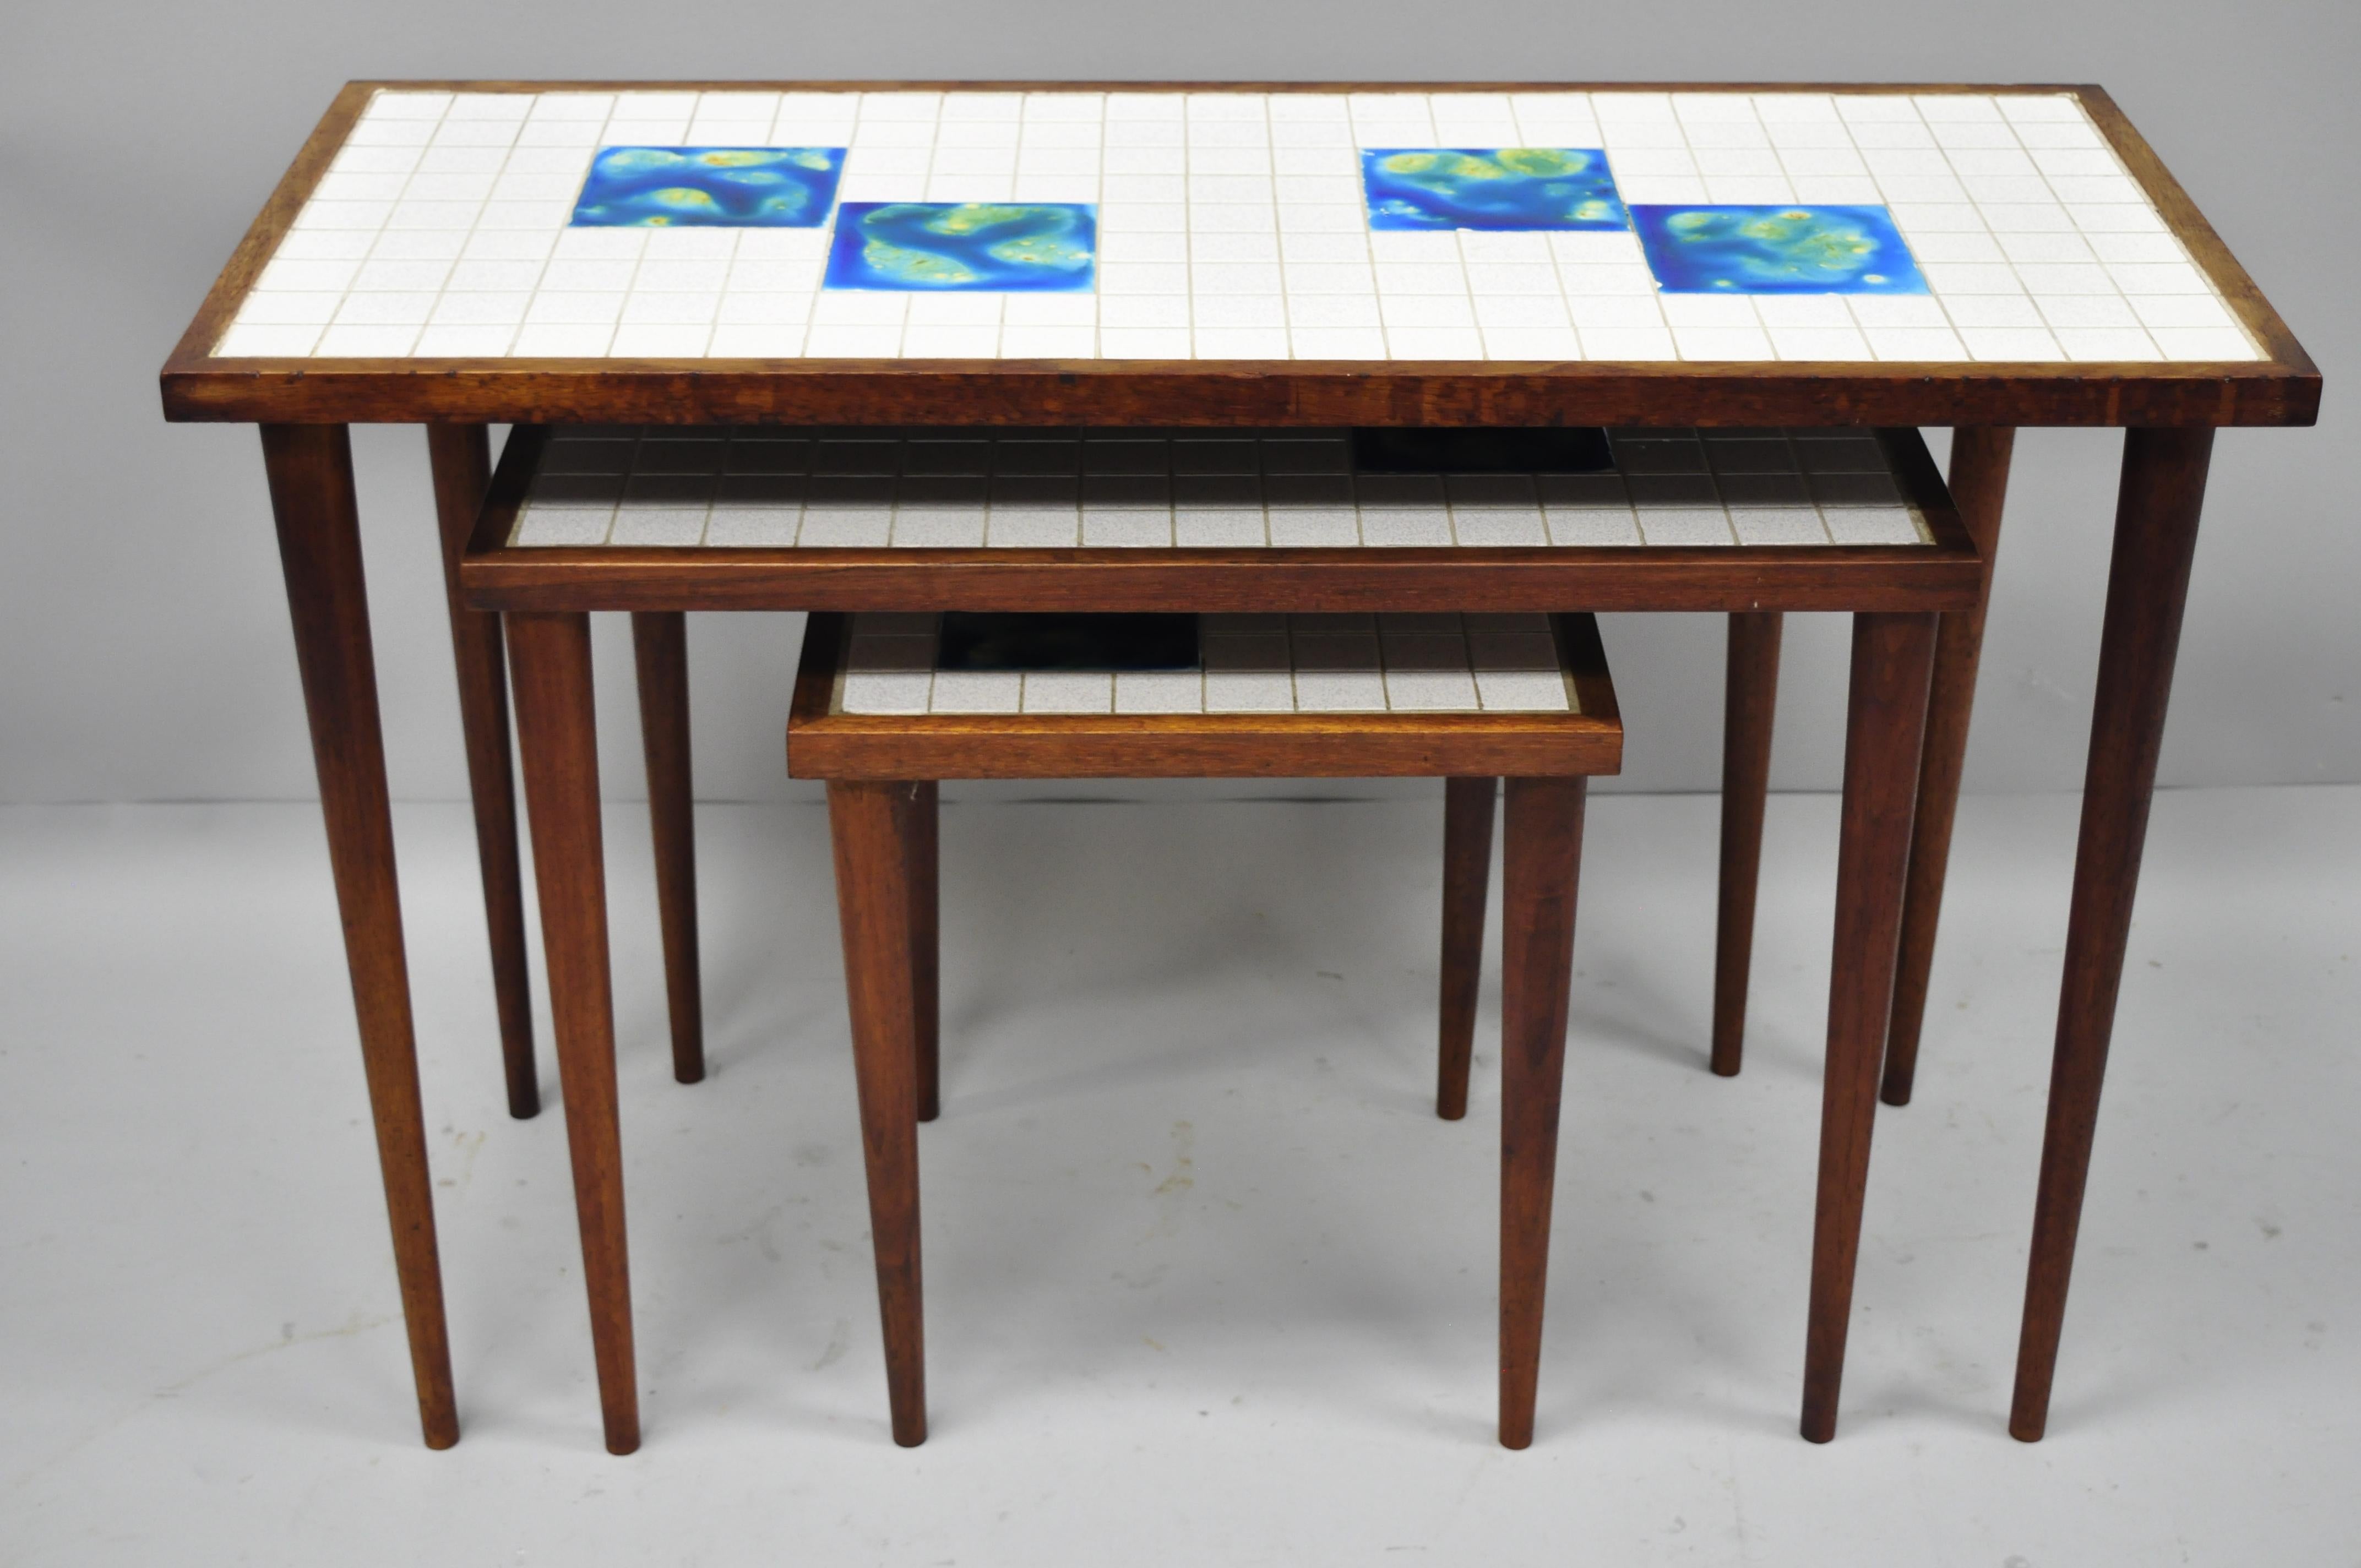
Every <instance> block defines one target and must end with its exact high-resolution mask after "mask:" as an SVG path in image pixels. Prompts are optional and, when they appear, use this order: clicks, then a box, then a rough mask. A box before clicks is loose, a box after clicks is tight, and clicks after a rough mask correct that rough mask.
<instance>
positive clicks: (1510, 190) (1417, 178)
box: [1361, 147, 1630, 229]
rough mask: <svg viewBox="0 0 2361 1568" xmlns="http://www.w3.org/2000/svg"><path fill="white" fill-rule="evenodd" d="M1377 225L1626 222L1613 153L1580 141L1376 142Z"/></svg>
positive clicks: (1370, 157)
mask: <svg viewBox="0 0 2361 1568" xmlns="http://www.w3.org/2000/svg"><path fill="white" fill-rule="evenodd" d="M1361 187H1362V190H1363V192H1365V193H1366V194H1367V198H1368V203H1369V226H1370V227H1371V228H1373V229H1620V228H1624V227H1627V226H1628V225H1629V223H1630V220H1629V219H1628V218H1626V217H1625V216H1624V213H1623V203H1622V199H1621V198H1620V197H1619V196H1617V195H1616V193H1615V177H1614V175H1613V173H1612V172H1610V171H1609V169H1608V167H1607V155H1606V154H1605V153H1603V152H1600V151H1598V150H1596V149H1595V148H1574V147H1496V148H1475V147H1430V148H1367V149H1365V150H1364V151H1363V152H1362V154H1361Z"/></svg>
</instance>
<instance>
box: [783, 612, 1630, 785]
mask: <svg viewBox="0 0 2361 1568" xmlns="http://www.w3.org/2000/svg"><path fill="white" fill-rule="evenodd" d="M849 630H850V628H849V623H848V621H847V619H846V618H845V617H843V616H840V615H834V614H816V615H814V616H812V617H811V618H810V620H808V621H807V623H806V625H805V629H804V645H803V652H802V654H801V657H800V658H799V660H798V661H797V664H796V688H795V696H794V699H793V701H792V702H791V704H790V705H789V712H788V719H787V773H788V776H790V777H792V778H868V779H916V778H1086V777H1089V778H1157V777H1175V778H1188V777H1205V778H1224V777H1225V778H1286V777H1301V778H1351V777H1382V776H1402V777H1440V776H1443V775H1445V774H1451V773H1518V774H1525V775H1582V776H1586V777H1587V776H1598V775H1604V774H1609V773H1616V772H1618V771H1620V768H1621V767H1622V760H1623V724H1622V719H1621V717H1620V710H1619V708H1618V707H1617V704H1616V700H1615V691H1614V684H1613V681H1612V680H1611V679H1610V678H1609V674H1608V672H1607V663H1606V654H1605V650H1604V649H1603V647H1602V646H1601V644H1600V643H1599V641H1598V625H1597V623H1596V622H1595V621H1594V620H1592V619H1591V618H1590V617H1588V616H1587V615H1565V616H1553V617H1552V618H1551V630H1552V631H1553V632H1554V634H1555V635H1556V637H1557V639H1558V649H1559V656H1560V658H1561V659H1562V660H1563V661H1564V662H1565V668H1566V669H1567V671H1568V673H1569V674H1573V675H1574V676H1575V678H1576V682H1577V688H1578V698H1577V700H1579V701H1580V703H1581V704H1582V707H1583V711H1582V712H1580V713H1557V714H1551V713H1336V714H1303V713H1285V714H1279V713H1269V714H1258V713H1238V714H1230V713H1172V714H1038V713H1027V714H852V713H840V712H837V711H834V706H835V694H836V692H837V689H838V683H839V681H840V677H841V674H842V660H843V652H844V647H845V639H846V636H847V633H848V631H849Z"/></svg>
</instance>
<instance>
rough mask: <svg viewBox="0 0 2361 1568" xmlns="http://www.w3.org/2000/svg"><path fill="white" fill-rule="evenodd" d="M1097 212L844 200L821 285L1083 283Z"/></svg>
mask: <svg viewBox="0 0 2361 1568" xmlns="http://www.w3.org/2000/svg"><path fill="white" fill-rule="evenodd" d="M1097 242H1098V217H1097V213H1096V210H1095V209H1094V208H1093V207H1092V206H1091V205H1090V203H1085V202H847V203H844V205H843V206H842V207H841V208H840V210H839V211H838V213H837V217H836V238H835V242H834V243H833V244H832V245H831V246H830V247H829V253H828V276H827V279H826V280H825V283H826V287H828V288H830V289H885V290H893V291H899V292H903V293H937V292H945V291H954V290H964V291H976V292H990V293H1038V292H1044V291H1087V290H1089V289H1090V288H1091V287H1092V284H1093V261H1094V253H1095V251H1096V249H1097Z"/></svg>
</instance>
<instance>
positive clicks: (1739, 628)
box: [1710, 610, 1784, 1078]
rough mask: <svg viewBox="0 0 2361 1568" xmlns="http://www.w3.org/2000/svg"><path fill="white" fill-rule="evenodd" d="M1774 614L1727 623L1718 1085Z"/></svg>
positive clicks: (1747, 962)
mask: <svg viewBox="0 0 2361 1568" xmlns="http://www.w3.org/2000/svg"><path fill="white" fill-rule="evenodd" d="M1783 626H1784V617H1782V616H1781V615H1779V614H1778V613H1777V612H1776V611H1772V610H1765V611H1742V612H1741V613H1739V614H1735V615H1732V616H1731V617H1730V673H1729V678H1728V681H1727V684H1726V685H1725V686H1724V688H1723V696H1722V705H1723V706H1722V730H1721V910H1720V918H1719V921H1718V922H1717V923H1716V927H1715V938H1714V957H1713V1055H1712V1058H1711V1062H1710V1065H1711V1066H1712V1068H1713V1070H1714V1071H1715V1072H1717V1073H1719V1074H1720V1075H1721V1076H1722V1077H1724V1078H1734V1077H1736V1076H1737V1074H1738V1069H1739V1064H1740V1062H1741V1060H1742V1059H1743V1058H1744V1056H1745V1051H1746V988H1747V979H1748V975H1749V973H1750V972H1751V971H1752V969H1753V965H1754V894H1755V889H1756V887H1757V885H1758V884H1759V883H1760V882H1761V879H1762V873H1763V806H1764V805H1765V804H1766V803H1767V802H1768V800H1769V798H1770V794H1771V729H1772V718H1773V715H1774V714H1775V713H1776V712H1777V711H1778V707H1779V633H1780V630H1781V629H1782V627H1783Z"/></svg>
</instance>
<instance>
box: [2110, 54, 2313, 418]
mask: <svg viewBox="0 0 2361 1568" xmlns="http://www.w3.org/2000/svg"><path fill="white" fill-rule="evenodd" d="M2075 91H2076V92H2077V93H2078V94H2079V95H2080V96H2081V100H2082V107H2083V109H2084V110H2085V111H2086V112H2087V113H2088V114H2089V115H2090V116H2091V119H2092V123H2093V124H2094V125H2096V126H2098V127H2099V134H2100V135H2101V136H2103V137H2106V138H2107V141H2108V144H2109V145H2110V146H2112V147H2113V148H2114V150H2115V156H2117V157H2118V158H2120V159H2123V160H2124V166H2125V168H2127V169H2129V170H2131V172H2132V178H2133V179H2134V180H2136V181H2139V185H2140V189H2141V190H2143V191H2145V192H2147V199H2148V201H2149V202H2150V203H2152V204H2153V205H2154V206H2155V208H2156V210H2157V211H2158V213H2159V214H2162V215H2163V217H2164V221H2165V222H2166V223H2167V224H2169V225H2171V228H2172V232H2173V235H2174V236H2175V237H2176V238H2178V239H2179V240H2180V243H2181V244H2182V245H2183V246H2185V247H2188V249H2189V253H2190V255H2191V256H2192V257H2194V258H2196V260H2197V264H2198V265H2199V266H2200V267H2202V268H2203V269H2205V272H2206V275H2207V276H2208V277H2209V278H2211V279H2212V280H2213V286H2214V287H2215V288H2216V289H2218V290H2220V291H2222V297H2223V298H2224V299H2225V300H2227V301H2228V302H2230V308H2231V309H2232V310H2234V311H2235V312H2236V313H2238V319H2239V320H2240V321H2241V322H2243V323H2245V324H2246V330H2247V332H2248V333H2249V334H2252V335H2253V336H2254V338H2255V340H2256V341H2257V343H2260V344H2261V345H2263V348H2264V351H2265V352H2267V353H2268V354H2269V355H2270V356H2271V360H2272V365H2271V368H2272V369H2274V370H2276V371H2277V372H2278V373H2279V374H2281V375H2287V376H2294V377H2308V378H2311V379H2312V382H2313V383H2314V386H2313V390H2312V418H2307V419H2304V420H2302V421H2301V423H2304V424H2310V423H2312V422H2313V419H2314V418H2317V416H2318V413H2319V400H2320V399H2319V389H2318V385H2317V383H2318V381H2319V379H2320V368H2319V367H2318V366H2316V365H2314V364H2313V363H2312V356H2311V355H2309V354H2307V353H2305V352H2304V349H2303V345H2302V344H2301V343H2299V342H2297V341H2296V336H2295V334H2294V332H2293V331H2291V330H2290V328H2289V326H2288V324H2287V323H2286V322H2285V321H2283V320H2282V319H2280V316H2279V312H2277V311H2275V310H2273V309H2272V308H2271V305H2270V302H2268V300H2266V299H2264V297H2263V291H2262V290H2261V289H2260V288H2258V287H2257V285H2256V283H2255V280H2254V278H2253V277H2252V276H2251V275H2250V274H2249V273H2248V272H2247V271H2246V269H2245V268H2244V267H2242V266H2240V265H2239V264H2238V258H2236V257H2235V256H2234V255H2232V254H2231V252H2230V247H2229V246H2228V245H2226V244H2225V243H2224V241H2223V239H2222V236H2221V235H2220V234H2218V233H2217V232H2215V230H2214V227H2213V225H2212V224H2210V223H2208V222H2207V221H2206V219H2205V214H2203V213H2202V212H2200V211H2198V208H2197V203H2195V202H2193V201H2191V199H2190V196H2189V192H2187V191H2186V190H2184V189H2183V188H2182V186H2181V183H2180V181H2179V180H2177V179H2175V178H2174V177H2173V174H2172V171H2171V170H2169V169H2167V168H2166V167H2165V165H2164V159H2161V158H2159V157H2158V156H2157V152H2156V148H2152V147H2150V146H2149V145H2148V143H2147V137H2143V136H2141V135H2140V133H2139V132H2138V130H2137V129H2136V128H2135V127H2134V126H2133V125H2132V122H2131V117H2130V116H2129V115H2125V113H2124V111H2123V108H2122V106H2121V105H2119V104H2116V102H2115V101H2114V98H2113V97H2112V96H2111V95H2110V94H2109V93H2107V91H2106V89H2104V88H2103V87H2095V86H2094V87H2082V88H2077V89H2076V90H2075Z"/></svg>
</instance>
